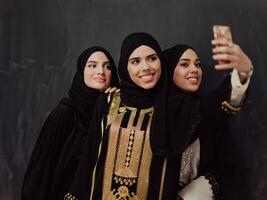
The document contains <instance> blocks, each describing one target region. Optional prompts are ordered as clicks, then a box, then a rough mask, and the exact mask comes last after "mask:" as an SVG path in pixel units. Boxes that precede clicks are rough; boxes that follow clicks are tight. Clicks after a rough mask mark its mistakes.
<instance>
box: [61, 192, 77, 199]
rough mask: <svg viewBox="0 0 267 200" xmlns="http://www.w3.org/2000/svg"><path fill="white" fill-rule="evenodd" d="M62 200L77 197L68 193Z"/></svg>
mask: <svg viewBox="0 0 267 200" xmlns="http://www.w3.org/2000/svg"><path fill="white" fill-rule="evenodd" d="M64 200H78V198H76V197H75V196H73V195H71V194H70V193H68V194H66V195H65V196H64Z"/></svg>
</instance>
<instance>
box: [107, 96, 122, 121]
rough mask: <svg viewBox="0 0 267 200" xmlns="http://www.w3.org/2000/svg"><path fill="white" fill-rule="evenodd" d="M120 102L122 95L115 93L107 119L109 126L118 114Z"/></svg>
mask: <svg viewBox="0 0 267 200" xmlns="http://www.w3.org/2000/svg"><path fill="white" fill-rule="evenodd" d="M120 102H121V98H120V93H115V94H114V95H113V98H112V102H111V104H110V107H109V113H108V117H107V126H108V125H109V124H111V123H112V121H113V119H114V117H115V116H116V114H117V113H118V109H119V106H120Z"/></svg>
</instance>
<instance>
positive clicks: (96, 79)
mask: <svg viewBox="0 0 267 200" xmlns="http://www.w3.org/2000/svg"><path fill="white" fill-rule="evenodd" d="M93 79H94V80H95V81H97V82H100V83H103V82H106V78H105V77H103V76H96V77H94V78H93Z"/></svg>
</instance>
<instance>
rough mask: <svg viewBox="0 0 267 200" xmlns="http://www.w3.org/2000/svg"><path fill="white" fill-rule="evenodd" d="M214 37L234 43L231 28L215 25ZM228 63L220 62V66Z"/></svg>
mask: <svg viewBox="0 0 267 200" xmlns="http://www.w3.org/2000/svg"><path fill="white" fill-rule="evenodd" d="M213 35H214V38H215V39H216V38H225V39H227V40H228V41H229V42H233V39H232V33H231V29H230V27H229V26H223V25H214V26H213ZM223 63H227V61H222V60H220V61H219V64H223Z"/></svg>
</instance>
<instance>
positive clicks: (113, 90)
mask: <svg viewBox="0 0 267 200" xmlns="http://www.w3.org/2000/svg"><path fill="white" fill-rule="evenodd" d="M116 89H117V88H116V87H113V88H111V89H110V91H109V93H113V92H115V91H116Z"/></svg>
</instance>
